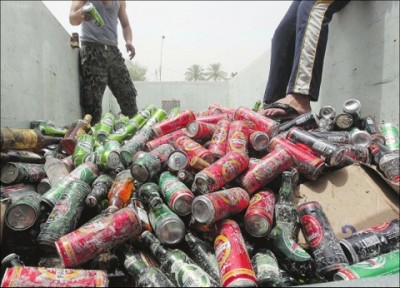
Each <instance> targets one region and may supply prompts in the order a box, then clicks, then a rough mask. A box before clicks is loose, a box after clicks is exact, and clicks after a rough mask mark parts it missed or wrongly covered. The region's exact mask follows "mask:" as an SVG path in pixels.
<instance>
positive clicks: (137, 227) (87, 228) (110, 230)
mask: <svg viewBox="0 0 400 288" xmlns="http://www.w3.org/2000/svg"><path fill="white" fill-rule="evenodd" d="M141 231H142V225H141V222H140V218H139V217H138V215H137V213H136V211H135V209H134V208H133V207H130V206H128V207H125V208H122V209H120V210H118V211H117V212H115V213H112V214H109V215H107V216H103V217H99V218H98V219H96V220H94V221H91V222H90V223H87V224H85V225H83V226H81V227H80V228H78V229H77V230H75V231H73V232H71V233H69V234H67V235H64V236H62V237H61V238H60V239H58V240H57V241H56V243H55V244H56V248H57V253H58V255H59V256H60V258H61V260H62V263H63V265H64V267H74V266H78V265H80V264H83V263H85V262H87V261H89V260H91V259H93V258H94V257H96V256H98V255H99V254H101V253H103V252H104V251H108V250H110V249H112V248H114V247H115V246H117V245H118V244H120V243H122V242H124V241H126V240H128V239H133V238H134V237H136V236H137V235H139V234H140V232H141Z"/></svg>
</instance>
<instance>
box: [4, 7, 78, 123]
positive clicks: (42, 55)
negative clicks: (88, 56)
mask: <svg viewBox="0 0 400 288" xmlns="http://www.w3.org/2000/svg"><path fill="white" fill-rule="evenodd" d="M77 71H78V49H72V48H71V46H70V36H69V34H68V33H67V32H66V31H65V29H64V28H63V27H62V26H61V24H60V23H59V22H58V21H57V19H56V18H55V17H54V16H53V15H52V14H51V12H50V11H49V10H48V9H47V7H46V6H45V5H44V4H43V3H42V2H41V1H1V126H2V127H6V126H8V127H21V128H27V127H29V123H30V121H31V120H39V119H46V120H52V121H53V122H54V123H56V124H58V125H64V124H68V123H70V122H72V121H73V120H76V119H78V118H80V117H81V112H80V106H79V78H78V73H77Z"/></svg>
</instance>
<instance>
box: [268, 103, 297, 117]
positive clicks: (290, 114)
mask: <svg viewBox="0 0 400 288" xmlns="http://www.w3.org/2000/svg"><path fill="white" fill-rule="evenodd" d="M267 109H282V110H283V111H285V112H286V115H277V116H274V118H275V117H276V118H280V119H284V120H289V119H293V118H295V117H297V116H299V112H297V111H296V109H294V108H293V107H292V106H290V105H289V104H285V103H279V102H274V103H271V104H268V105H267V106H265V107H264V110H267Z"/></svg>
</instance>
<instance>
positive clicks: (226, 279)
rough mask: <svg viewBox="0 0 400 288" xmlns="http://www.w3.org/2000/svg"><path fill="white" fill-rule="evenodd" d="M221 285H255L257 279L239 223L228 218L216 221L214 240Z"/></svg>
mask: <svg viewBox="0 0 400 288" xmlns="http://www.w3.org/2000/svg"><path fill="white" fill-rule="evenodd" d="M214 250H215V255H216V256H217V261H218V267H219V271H220V276H221V287H255V286H257V279H256V276H255V273H254V269H253V266H252V265H251V260H250V257H249V254H248V253H247V250H246V246H245V243H244V239H243V236H242V233H241V232H240V228H239V225H238V224H237V223H236V222H235V221H233V220H230V219H225V220H222V221H221V222H220V223H218V236H217V237H216V238H215V241H214Z"/></svg>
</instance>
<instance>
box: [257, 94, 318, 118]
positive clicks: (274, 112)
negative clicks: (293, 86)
mask: <svg viewBox="0 0 400 288" xmlns="http://www.w3.org/2000/svg"><path fill="white" fill-rule="evenodd" d="M276 102H278V103H282V104H288V105H290V106H292V107H293V108H294V109H295V110H296V111H297V113H298V114H299V115H301V114H305V113H308V112H310V111H311V105H310V98H309V96H306V95H302V94H296V93H293V94H288V95H287V96H286V97H285V98H282V99H280V100H278V101H276ZM259 113H260V114H263V115H264V116H267V117H271V116H288V113H286V111H285V110H282V109H279V108H268V109H265V110H263V109H260V111H259Z"/></svg>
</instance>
